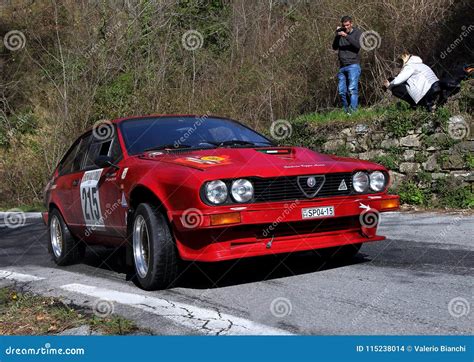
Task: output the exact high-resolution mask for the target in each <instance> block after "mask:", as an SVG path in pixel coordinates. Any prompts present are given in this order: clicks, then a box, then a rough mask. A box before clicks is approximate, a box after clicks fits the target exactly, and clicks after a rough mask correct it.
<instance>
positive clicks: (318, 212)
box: [301, 206, 334, 219]
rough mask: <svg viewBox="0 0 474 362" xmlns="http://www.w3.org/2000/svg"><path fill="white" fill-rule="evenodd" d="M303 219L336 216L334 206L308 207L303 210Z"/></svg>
mask: <svg viewBox="0 0 474 362" xmlns="http://www.w3.org/2000/svg"><path fill="white" fill-rule="evenodd" d="M301 214H302V217H303V219H318V218H321V217H331V216H334V206H323V207H308V208H306V209H302V210H301Z"/></svg>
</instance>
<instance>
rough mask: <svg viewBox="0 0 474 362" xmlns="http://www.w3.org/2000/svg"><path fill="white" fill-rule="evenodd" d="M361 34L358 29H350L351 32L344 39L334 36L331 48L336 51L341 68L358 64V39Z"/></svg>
mask: <svg viewBox="0 0 474 362" xmlns="http://www.w3.org/2000/svg"><path fill="white" fill-rule="evenodd" d="M361 35H362V32H361V31H360V29H358V28H355V27H354V28H352V31H351V32H350V33H349V34H347V36H346V37H343V36H340V35H336V37H335V38H334V41H333V42H332V48H333V49H334V50H338V51H339V52H338V56H339V63H340V65H341V67H345V66H346V65H351V64H359V63H360V56H359V50H360V38H361Z"/></svg>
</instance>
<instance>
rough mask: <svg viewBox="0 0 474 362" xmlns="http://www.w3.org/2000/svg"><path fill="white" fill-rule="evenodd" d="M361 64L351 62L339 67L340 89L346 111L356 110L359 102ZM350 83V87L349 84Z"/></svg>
mask: <svg viewBox="0 0 474 362" xmlns="http://www.w3.org/2000/svg"><path fill="white" fill-rule="evenodd" d="M360 72H361V69H360V65H359V64H351V65H346V66H345V67H342V68H340V69H339V72H338V73H337V79H338V80H339V85H338V91H339V95H340V96H341V99H342V106H343V107H344V110H345V111H346V112H349V111H355V110H356V109H357V104H358V102H359V90H358V88H359V77H360ZM348 83H349V87H348V86H347V84H348ZM347 93H349V95H350V98H351V103H350V105H349V104H348V102H347Z"/></svg>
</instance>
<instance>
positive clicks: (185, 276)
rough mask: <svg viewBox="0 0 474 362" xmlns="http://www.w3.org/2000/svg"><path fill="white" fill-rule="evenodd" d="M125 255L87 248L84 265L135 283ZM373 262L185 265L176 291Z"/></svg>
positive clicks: (309, 256)
mask: <svg viewBox="0 0 474 362" xmlns="http://www.w3.org/2000/svg"><path fill="white" fill-rule="evenodd" d="M124 260H125V257H124V251H123V250H118V249H107V248H96V247H94V248H88V252H87V255H86V258H85V259H84V261H83V263H84V264H86V265H88V266H92V267H94V268H100V269H104V270H108V271H112V272H115V273H121V274H125V275H126V276H127V280H133V273H132V272H131V270H130V268H129V267H127V266H126V265H125V263H124ZM369 261H370V259H369V258H367V256H366V255H364V254H363V253H359V254H357V255H356V256H355V257H354V258H352V259H350V260H347V261H328V260H326V259H325V258H323V257H321V256H320V255H319V253H318V252H317V251H308V252H298V253H293V254H280V255H271V256H263V257H253V258H245V259H239V260H232V261H222V262H215V263H202V262H192V263H190V262H185V263H183V266H182V271H181V275H180V278H179V281H178V283H177V284H176V287H179V288H189V289H212V288H222V287H227V286H232V285H240V284H247V283H255V282H259V281H269V280H271V281H274V282H278V279H282V278H288V277H292V276H295V275H301V274H309V273H317V272H323V271H325V270H330V269H334V268H342V267H345V266H350V265H355V264H360V263H366V262H369Z"/></svg>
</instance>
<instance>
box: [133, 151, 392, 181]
mask: <svg viewBox="0 0 474 362" xmlns="http://www.w3.org/2000/svg"><path fill="white" fill-rule="evenodd" d="M141 158H143V159H146V160H155V161H160V162H165V163H168V164H170V166H171V165H173V166H176V167H179V168H183V167H184V168H188V169H194V170H196V171H202V173H204V174H205V175H206V178H207V176H209V177H218V178H224V177H244V176H257V177H272V176H282V175H285V176H291V175H301V174H321V173H329V172H352V171H355V170H361V169H368V170H384V167H382V166H380V165H377V164H375V163H372V162H368V161H363V160H358V159H352V158H344V157H337V156H332V155H326V154H321V153H317V152H314V151H311V150H309V149H307V148H302V147H269V148H216V149H205V150H174V151H156V152H155V151H152V152H148V153H146V154H145V155H142V156H141Z"/></svg>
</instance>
